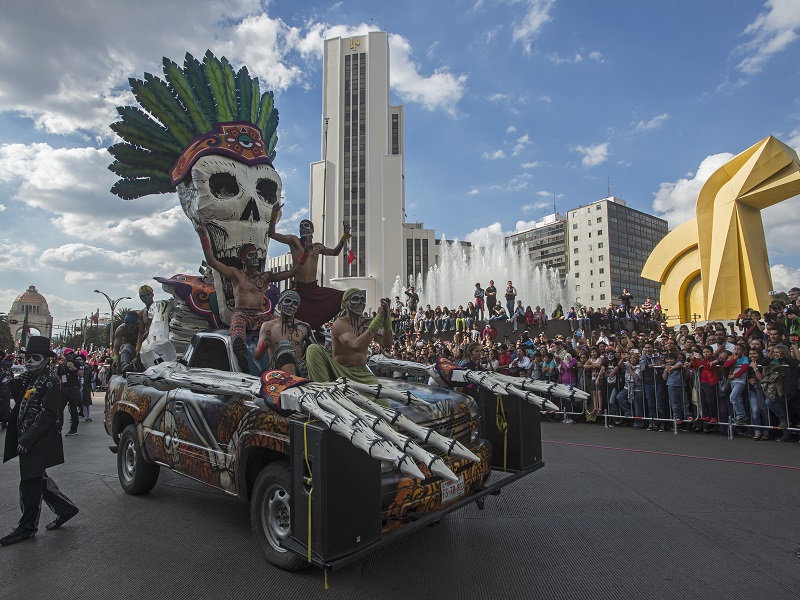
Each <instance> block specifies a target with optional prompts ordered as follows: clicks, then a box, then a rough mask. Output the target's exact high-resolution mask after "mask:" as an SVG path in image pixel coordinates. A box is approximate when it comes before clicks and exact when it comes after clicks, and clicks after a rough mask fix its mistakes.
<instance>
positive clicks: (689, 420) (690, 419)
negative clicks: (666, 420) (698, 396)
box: [686, 417, 694, 423]
mask: <svg viewBox="0 0 800 600" xmlns="http://www.w3.org/2000/svg"><path fill="white" fill-rule="evenodd" d="M686 422H687V423H693V422H694V417H686Z"/></svg>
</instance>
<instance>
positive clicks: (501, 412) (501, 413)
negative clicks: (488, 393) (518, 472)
mask: <svg viewBox="0 0 800 600" xmlns="http://www.w3.org/2000/svg"><path fill="white" fill-rule="evenodd" d="M495 424H496V425H497V429H499V430H500V431H502V432H503V472H505V471H506V467H507V466H508V419H506V409H505V407H504V406H503V396H501V395H500V394H497V408H496V409H495Z"/></svg>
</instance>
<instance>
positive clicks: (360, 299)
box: [347, 293, 367, 315]
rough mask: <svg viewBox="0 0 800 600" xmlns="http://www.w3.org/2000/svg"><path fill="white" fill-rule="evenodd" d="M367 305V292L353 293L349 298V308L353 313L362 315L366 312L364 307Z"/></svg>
mask: <svg viewBox="0 0 800 600" xmlns="http://www.w3.org/2000/svg"><path fill="white" fill-rule="evenodd" d="M366 307H367V295H366V294H359V293H356V294H352V295H351V296H350V297H349V298H348V299H347V310H349V311H350V312H351V313H352V314H355V315H362V314H364V309H365V308H366Z"/></svg>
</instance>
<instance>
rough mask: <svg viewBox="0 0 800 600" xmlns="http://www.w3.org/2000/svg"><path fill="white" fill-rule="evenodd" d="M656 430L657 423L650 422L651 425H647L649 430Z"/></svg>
mask: <svg viewBox="0 0 800 600" xmlns="http://www.w3.org/2000/svg"><path fill="white" fill-rule="evenodd" d="M655 430H656V425H655V423H650V425H648V426H647V431H655Z"/></svg>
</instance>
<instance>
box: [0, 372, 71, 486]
mask: <svg viewBox="0 0 800 600" xmlns="http://www.w3.org/2000/svg"><path fill="white" fill-rule="evenodd" d="M11 391H12V395H13V397H14V400H15V402H16V404H15V406H14V409H13V410H12V411H11V418H10V419H9V422H8V431H6V440H5V452H4V453H3V462H8V461H9V460H11V459H12V458H14V457H15V456H17V446H18V445H22V446H23V447H25V448H26V449H27V451H28V452H27V453H26V454H22V455H19V472H20V479H22V480H25V479H33V478H36V477H41V476H42V474H43V473H44V472H45V470H46V469H47V468H49V467H53V466H55V465H60V464H62V463H63V462H64V446H63V444H62V440H61V433H60V432H59V431H58V404H59V398H60V397H61V389H60V386H59V381H58V377H57V376H56V374H55V373H54V372H53V370H52V369H51V368H50V367H46V368H45V370H44V371H42V373H40V374H39V376H38V377H37V378H36V379H35V380H32V379H31V377H30V375H28V374H25V375H22V376H21V377H20V378H19V379H16V380H15V381H14V382H13V384H12V387H11Z"/></svg>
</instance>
